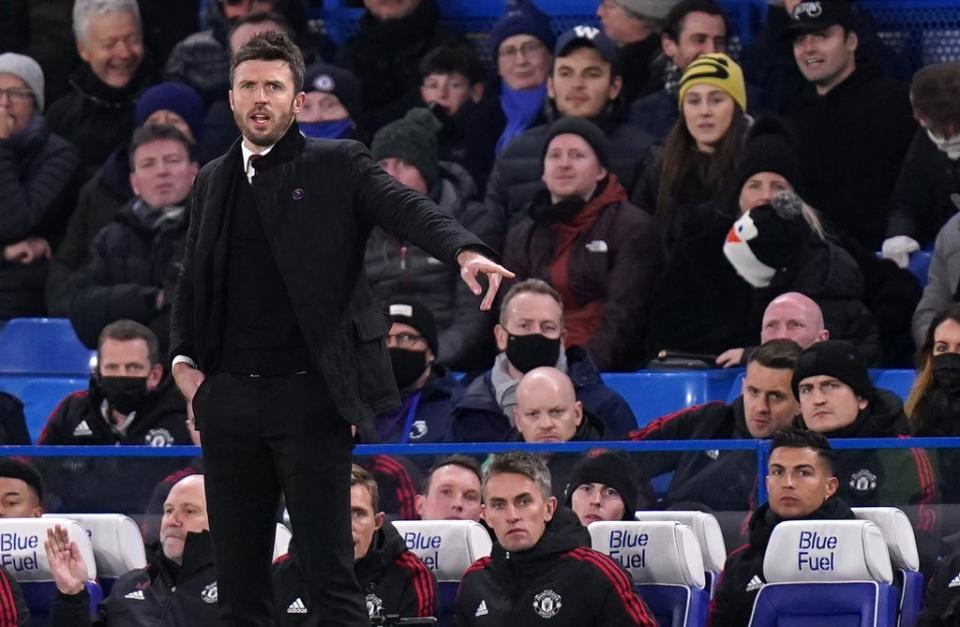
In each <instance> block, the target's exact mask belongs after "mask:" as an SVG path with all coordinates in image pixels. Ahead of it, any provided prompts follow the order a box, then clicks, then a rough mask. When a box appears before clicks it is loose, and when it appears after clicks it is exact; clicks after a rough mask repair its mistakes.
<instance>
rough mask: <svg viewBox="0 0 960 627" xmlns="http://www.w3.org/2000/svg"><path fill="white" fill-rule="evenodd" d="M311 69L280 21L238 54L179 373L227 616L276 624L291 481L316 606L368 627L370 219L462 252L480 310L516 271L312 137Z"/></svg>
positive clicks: (183, 314) (207, 189)
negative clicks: (354, 459)
mask: <svg viewBox="0 0 960 627" xmlns="http://www.w3.org/2000/svg"><path fill="white" fill-rule="evenodd" d="M303 72H304V69H303V59H302V57H301V55H300V51H299V49H297V47H296V46H295V45H294V44H293V43H292V42H291V41H290V40H289V39H288V38H287V37H286V36H285V35H282V34H278V33H262V34H260V35H257V36H256V37H254V38H253V39H251V40H250V41H249V42H248V43H247V44H245V45H244V46H243V47H242V48H240V50H238V51H237V53H236V54H235V55H234V59H233V64H232V70H231V91H230V93H229V99H230V106H231V108H232V109H233V111H234V118H235V120H236V122H237V126H238V127H239V128H240V129H241V133H242V135H243V137H242V141H238V142H236V143H235V144H234V145H233V146H232V147H231V148H230V150H229V151H228V152H227V153H226V154H225V155H223V156H222V157H220V158H218V159H216V160H214V161H212V162H211V163H210V164H208V165H207V166H206V167H205V168H204V169H203V171H202V172H201V173H200V175H199V176H198V178H197V181H196V183H195V186H194V189H193V193H192V195H191V198H190V201H189V207H190V228H189V232H188V234H187V245H186V251H185V254H184V260H183V269H182V271H181V275H180V282H179V284H178V286H177V291H176V296H175V300H174V304H173V313H172V324H171V342H170V344H171V352H172V354H173V355H175V358H174V365H173V375H174V378H175V379H176V382H177V385H178V386H179V387H180V389H181V391H182V392H183V393H184V395H185V396H186V397H187V399H188V400H190V401H191V403H192V404H193V408H194V411H195V413H196V420H197V425H198V428H199V429H200V431H201V433H202V435H203V438H202V439H203V456H204V461H205V471H206V481H207V486H208V487H209V490H208V508H209V515H210V527H211V532H212V536H213V547H214V557H215V559H216V563H217V572H218V581H219V603H220V612H221V617H222V621H223V624H225V625H230V626H239V625H245V626H246V625H272V624H273V623H272V622H271V618H270V616H271V600H270V588H271V586H270V557H271V552H272V546H273V534H274V520H275V518H274V517H275V514H276V511H277V507H278V504H279V499H280V494H281V492H282V493H283V495H284V498H285V500H286V505H287V508H288V510H289V512H290V517H291V520H292V523H293V528H294V533H295V535H296V536H297V548H298V551H300V553H301V555H302V556H303V559H302V565H303V569H304V579H305V584H306V588H307V594H308V595H309V596H310V599H311V603H312V605H311V607H313V608H314V612H315V613H316V614H317V615H318V616H322V617H323V624H324V625H335V626H338V627H339V626H343V627H347V626H349V627H354V626H359V625H369V621H368V618H367V611H366V608H365V607H364V603H363V599H362V596H361V593H360V588H359V586H358V585H357V582H356V579H355V577H354V573H353V550H352V544H353V543H352V540H351V533H350V524H349V523H350V518H349V515H348V514H349V505H350V465H351V449H352V438H351V434H350V424H351V423H352V424H356V423H358V422H360V421H362V420H365V419H371V418H373V417H374V415H376V413H377V412H380V411H384V410H386V409H388V408H390V407H392V406H396V405H399V396H398V393H397V390H396V386H395V383H394V378H393V376H392V374H391V370H390V360H389V357H388V353H387V348H386V345H385V342H384V336H385V335H386V333H387V328H388V326H389V323H388V319H387V317H386V316H385V315H384V314H383V313H381V312H379V311H377V309H376V305H375V304H374V299H373V296H372V293H371V291H370V287H369V285H368V283H367V281H366V278H365V277H364V275H363V255H364V249H365V245H366V239H367V236H368V235H369V233H370V230H371V228H372V227H373V226H374V225H377V226H380V227H382V228H383V229H384V230H386V231H388V232H390V233H392V234H393V235H395V236H396V237H398V238H400V239H403V240H405V241H410V242H413V243H414V244H416V245H417V246H420V247H421V248H423V249H425V250H426V251H428V252H429V253H430V254H431V255H433V256H434V257H436V258H437V259H442V260H446V261H448V262H451V263H452V262H454V261H456V262H457V263H458V264H459V265H460V267H461V276H462V277H463V279H464V280H465V281H466V282H467V283H468V285H470V286H471V289H472V290H473V291H474V293H476V294H478V295H479V294H480V293H481V291H482V289H481V287H480V284H479V282H478V281H477V275H478V273H482V274H485V275H487V277H488V279H489V285H490V287H489V290H488V291H487V294H486V297H485V298H484V300H483V302H482V304H481V308H482V309H488V308H489V307H490V304H491V302H492V301H493V298H494V296H495V293H496V289H497V287H498V286H499V284H500V281H501V279H502V278H509V277H511V276H512V274H511V273H509V272H508V271H507V270H505V269H504V268H502V267H500V266H499V265H497V264H495V263H493V262H492V261H490V260H489V259H488V258H487V256H485V255H489V254H490V253H489V251H488V249H487V248H486V247H485V246H484V245H483V244H482V243H481V242H480V240H479V239H477V238H476V237H474V236H472V235H470V234H469V233H468V232H467V231H465V230H464V229H463V228H462V227H460V226H459V225H458V224H457V223H456V222H454V221H453V220H452V219H451V218H449V217H447V216H445V215H443V214H441V213H440V212H438V211H437V210H436V208H435V206H434V205H433V203H431V202H430V201H428V200H427V199H426V198H425V197H423V196H421V195H420V194H417V193H416V192H413V191H411V190H409V189H407V188H406V187H404V186H402V185H400V184H399V183H396V182H395V181H394V179H393V178H392V177H391V176H390V175H389V174H387V173H386V172H384V171H383V170H382V169H381V168H380V167H379V166H378V165H377V164H376V162H374V160H373V159H372V157H371V156H370V154H369V153H368V152H367V151H366V149H365V148H364V147H363V146H361V145H360V144H358V143H356V142H351V141H330V140H314V139H305V138H304V137H302V136H301V134H300V133H299V131H298V128H297V125H296V123H295V122H294V116H295V115H296V114H297V112H298V111H299V110H300V108H301V106H302V103H303V99H304V94H303V92H302V91H301V85H302V82H303ZM254 162H255V163H254ZM201 384H202V385H201Z"/></svg>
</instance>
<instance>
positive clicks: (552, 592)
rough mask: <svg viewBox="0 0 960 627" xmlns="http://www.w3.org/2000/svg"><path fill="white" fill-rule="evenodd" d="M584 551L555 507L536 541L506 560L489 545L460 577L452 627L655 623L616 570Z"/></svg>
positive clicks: (565, 514)
mask: <svg viewBox="0 0 960 627" xmlns="http://www.w3.org/2000/svg"><path fill="white" fill-rule="evenodd" d="M589 547H590V534H589V533H588V532H587V530H586V528H584V527H583V526H582V525H581V524H580V520H579V519H578V518H577V516H576V514H574V513H573V511H572V510H570V509H567V508H566V507H558V508H557V511H556V512H555V514H554V517H553V520H551V521H550V522H549V523H547V526H546V529H545V531H544V533H543V536H541V538H540V540H539V541H538V542H537V543H536V544H535V545H534V546H533V547H532V548H530V549H528V550H526V551H523V552H519V553H511V552H509V551H506V550H505V549H504V548H503V547H502V546H501V545H500V543H499V542H494V545H493V551H492V553H491V555H490V556H489V557H484V558H481V559H479V560H477V561H476V562H474V563H473V565H472V566H471V567H470V568H468V569H467V572H465V573H464V574H463V578H462V580H461V583H460V590H459V592H458V594H457V610H456V624H457V625H458V627H473V626H476V627H484V626H490V625H510V626H514V625H517V626H520V625H524V626H526V625H537V624H541V623H542V622H543V619H549V620H550V622H549V624H550V625H551V627H567V626H570V627H572V626H574V625H575V626H576V627H620V626H626V625H641V626H643V627H654V626H655V625H656V624H657V623H656V620H655V619H654V618H653V615H652V614H651V613H650V611H649V610H648V609H647V607H646V605H645V604H644V602H643V600H642V599H641V598H640V597H639V596H638V595H637V593H636V592H635V591H634V589H633V582H632V580H631V578H630V575H628V574H627V573H626V572H624V571H623V570H622V569H621V568H620V565H619V564H618V563H617V562H616V561H614V560H612V559H611V558H609V557H608V556H606V555H604V554H602V553H598V552H596V551H594V550H593V549H591V548H589Z"/></svg>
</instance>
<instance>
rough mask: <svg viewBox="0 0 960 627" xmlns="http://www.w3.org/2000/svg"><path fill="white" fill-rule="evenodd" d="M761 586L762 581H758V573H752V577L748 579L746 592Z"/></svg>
mask: <svg viewBox="0 0 960 627" xmlns="http://www.w3.org/2000/svg"><path fill="white" fill-rule="evenodd" d="M762 587H763V582H762V581H760V576H759V575H754V576H753V579H751V580H750V583H748V584H747V592H753V591H754V590H759V589H760V588H762Z"/></svg>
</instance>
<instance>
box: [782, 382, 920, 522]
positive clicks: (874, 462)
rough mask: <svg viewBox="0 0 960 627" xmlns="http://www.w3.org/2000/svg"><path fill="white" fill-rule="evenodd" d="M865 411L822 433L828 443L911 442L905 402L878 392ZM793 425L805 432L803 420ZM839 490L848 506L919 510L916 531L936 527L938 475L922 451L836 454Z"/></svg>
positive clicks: (848, 452) (845, 452)
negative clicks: (861, 440)
mask: <svg viewBox="0 0 960 627" xmlns="http://www.w3.org/2000/svg"><path fill="white" fill-rule="evenodd" d="M869 401H870V402H869V404H868V405H867V407H866V408H865V409H863V410H861V411H860V413H859V414H857V418H856V420H854V421H853V423H851V424H850V425H848V426H846V427H843V428H841V429H837V430H836V431H831V432H827V433H824V434H823V435H824V436H826V437H828V438H831V439H833V438H900V439H909V437H910V436H909V435H908V434H909V433H910V429H909V426H908V425H907V417H906V415H905V414H904V413H903V403H901V401H900V399H899V398H898V397H897V396H896V395H895V394H893V393H892V392H889V391H887V390H882V389H876V390H875V391H874V393H873V395H872V396H871V398H870V399H869ZM797 426H798V427H800V428H802V429H807V428H808V427H807V426H806V424H805V423H804V421H803V417H802V416H801V417H798V418H797ZM834 470H835V471H836V476H837V479H838V480H839V482H840V488H839V490H838V491H837V494H838V495H839V496H841V497H842V498H843V499H844V500H845V501H846V502H848V503H849V504H850V505H851V507H877V506H880V505H884V506H890V505H892V506H895V507H896V506H903V505H918V506H919V513H918V516H919V520H918V522H917V528H918V529H919V530H921V531H931V530H932V529H933V527H934V524H935V522H936V512H935V511H934V509H933V507H931V506H932V505H933V504H934V503H936V502H937V479H936V472H935V470H934V466H933V464H932V463H931V462H930V458H929V457H928V456H927V454H926V452H925V451H924V450H923V449H919V448H912V449H877V450H872V449H870V450H858V449H847V450H838V451H837V464H836V467H835V469H834Z"/></svg>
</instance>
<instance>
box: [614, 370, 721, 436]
mask: <svg viewBox="0 0 960 627" xmlns="http://www.w3.org/2000/svg"><path fill="white" fill-rule="evenodd" d="M738 372H739V371H737V370H689V371H677V372H670V371H662V370H642V371H640V372H613V373H605V374H604V375H603V381H604V383H606V384H607V385H608V386H610V387H611V388H613V389H614V390H616V391H617V392H618V393H619V394H620V395H621V396H622V397H623V398H624V399H625V400H626V401H627V404H629V405H630V408H631V409H632V410H633V413H634V414H635V415H636V417H637V426H638V427H643V426H644V425H646V424H647V423H649V422H650V421H651V420H653V419H655V418H659V417H660V416H664V415H666V414H672V413H674V412H676V411H679V410H681V409H684V408H687V407H691V406H693V405H700V404H702V403H706V402H708V401H714V400H726V398H727V394H728V393H729V390H730V385H731V382H732V381H733V380H734V379H735V378H736V376H737V374H738Z"/></svg>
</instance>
